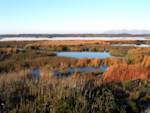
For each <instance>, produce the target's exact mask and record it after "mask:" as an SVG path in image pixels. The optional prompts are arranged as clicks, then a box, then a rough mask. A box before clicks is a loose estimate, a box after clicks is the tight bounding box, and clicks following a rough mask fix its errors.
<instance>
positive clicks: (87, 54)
mask: <svg viewBox="0 0 150 113" xmlns="http://www.w3.org/2000/svg"><path fill="white" fill-rule="evenodd" d="M56 54H57V56H61V57H71V58H101V59H103V58H109V57H111V54H110V53H109V52H56Z"/></svg>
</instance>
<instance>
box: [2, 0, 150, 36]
mask: <svg viewBox="0 0 150 113" xmlns="http://www.w3.org/2000/svg"><path fill="white" fill-rule="evenodd" d="M120 29H128V30H133V29H137V30H138V29H142V30H143V29H144V30H150V0H0V34H17V33H18V34H19V33H101V32H104V31H107V30H120Z"/></svg>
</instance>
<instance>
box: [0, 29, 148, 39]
mask: <svg viewBox="0 0 150 113" xmlns="http://www.w3.org/2000/svg"><path fill="white" fill-rule="evenodd" d="M5 37H10V38H11V37H18V38H19V37H35V38H41V37H48V38H53V37H150V31H149V30H110V31H106V32H103V33H97V34H96V33H87V34H86V33H82V34H4V35H0V38H5Z"/></svg>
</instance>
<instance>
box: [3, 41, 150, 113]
mask: <svg viewBox="0 0 150 113" xmlns="http://www.w3.org/2000/svg"><path fill="white" fill-rule="evenodd" d="M46 43H47V42H43V43H41V44H40V43H39V42H20V43H18V42H5V43H3V44H0V46H1V48H0V113H148V112H147V111H148V110H149V107H150V48H136V47H129V46H127V47H112V46H110V45H109V43H110V42H107V41H106V42H95V41H91V42H86V41H85V42H83V43H81V42H80V43H79V42H77V43H74V45H72V44H73V43H69V44H70V45H62V44H64V42H60V43H58V42H56V43H53V44H54V45H52V42H48V43H49V44H46ZM102 43H103V44H102ZM111 43H116V42H111ZM121 43H125V42H121ZM126 43H127V42H126ZM128 43H133V42H128ZM134 43H135V42H134ZM136 43H140V42H136ZM143 43H146V42H143ZM66 44H68V43H66ZM15 45H16V46H17V47H16V46H15ZM54 51H109V52H110V53H111V54H112V55H114V56H115V57H112V58H106V59H90V58H88V59H86V58H83V59H75V58H65V57H58V56H56V54H55V53H54ZM100 65H105V66H107V67H108V69H107V71H106V72H104V73H97V72H95V73H74V74H73V75H72V76H64V77H60V78H59V77H56V76H53V75H51V74H50V72H51V71H52V70H55V69H57V70H61V71H62V72H64V74H65V70H66V69H68V68H69V67H86V66H92V67H99V66H100ZM35 67H38V68H40V76H39V77H37V78H34V77H33V76H32V74H31V70H32V69H33V68H35Z"/></svg>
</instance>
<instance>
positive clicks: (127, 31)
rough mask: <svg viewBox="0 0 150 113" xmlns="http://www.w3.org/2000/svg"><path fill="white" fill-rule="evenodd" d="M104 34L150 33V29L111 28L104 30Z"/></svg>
mask: <svg viewBox="0 0 150 113" xmlns="http://www.w3.org/2000/svg"><path fill="white" fill-rule="evenodd" d="M104 34H150V31H149V30H126V29H123V30H110V31H106V32H104Z"/></svg>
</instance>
